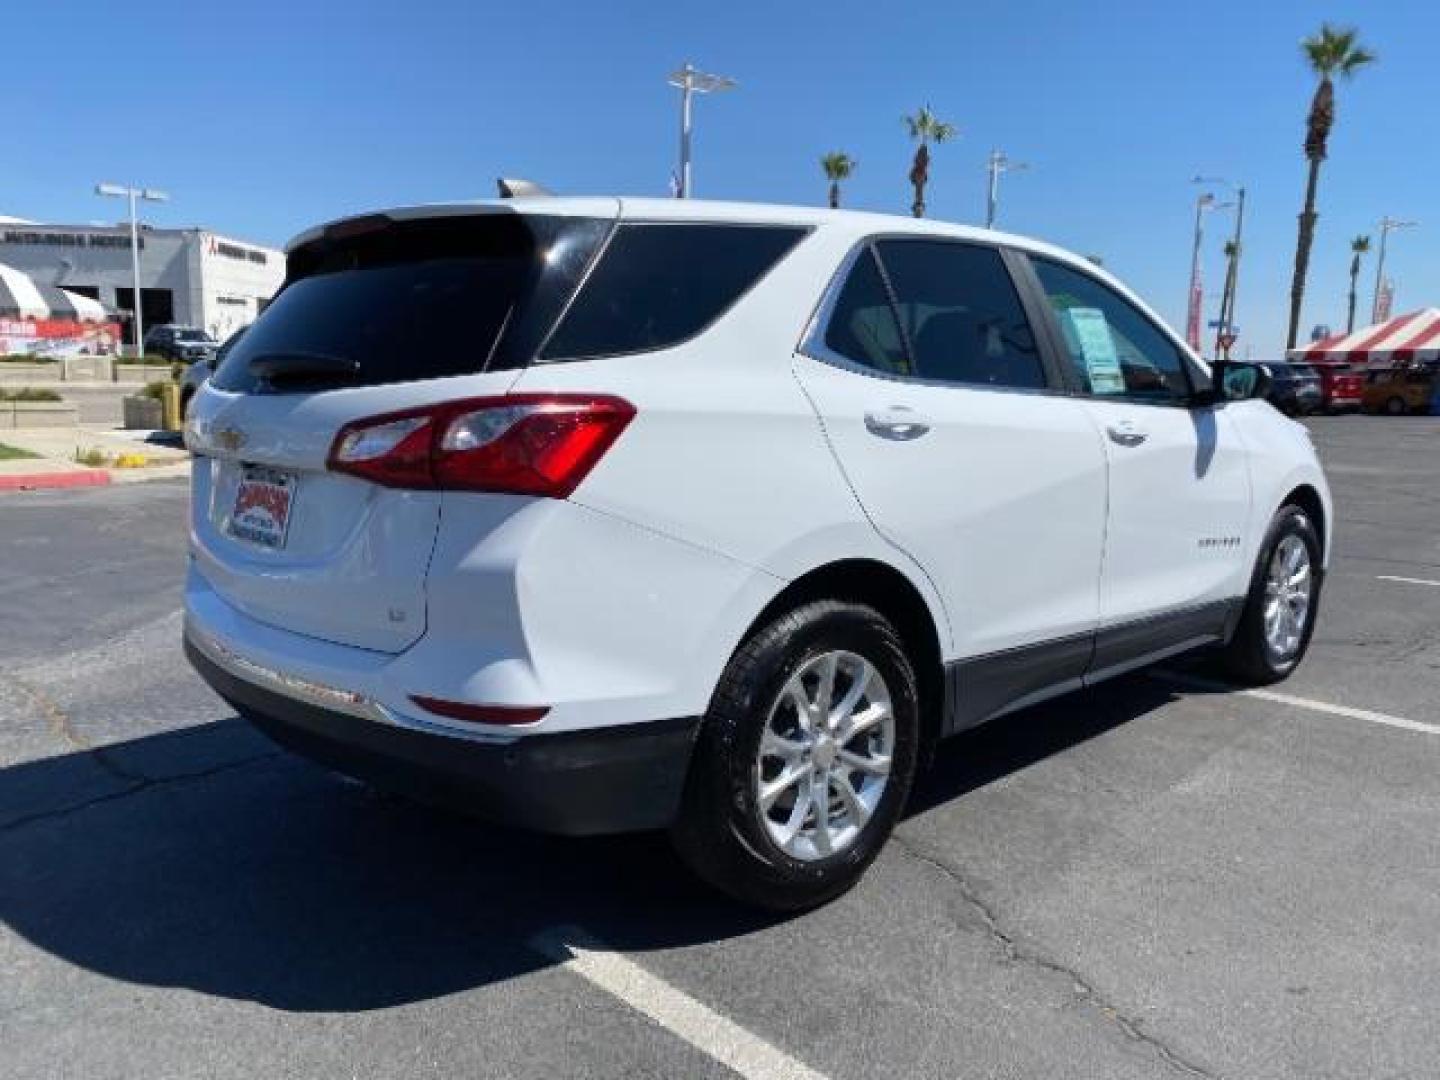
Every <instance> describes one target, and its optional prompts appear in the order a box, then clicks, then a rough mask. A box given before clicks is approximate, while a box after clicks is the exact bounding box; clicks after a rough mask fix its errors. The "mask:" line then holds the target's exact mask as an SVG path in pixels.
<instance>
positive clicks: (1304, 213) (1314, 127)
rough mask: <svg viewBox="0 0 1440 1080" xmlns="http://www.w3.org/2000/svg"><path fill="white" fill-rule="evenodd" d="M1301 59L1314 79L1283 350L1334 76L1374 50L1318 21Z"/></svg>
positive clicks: (1296, 305) (1301, 274)
mask: <svg viewBox="0 0 1440 1080" xmlns="http://www.w3.org/2000/svg"><path fill="white" fill-rule="evenodd" d="M1300 48H1301V51H1302V52H1304V54H1305V59H1306V62H1307V63H1309V65H1310V70H1311V71H1313V72H1314V73H1315V75H1316V77H1318V78H1319V80H1320V83H1319V85H1318V86H1316V87H1315V96H1314V97H1312V98H1311V99H1310V115H1309V117H1308V118H1307V119H1306V125H1305V157H1306V158H1307V159H1309V161H1310V176H1309V180H1308V181H1307V183H1306V185H1305V208H1304V209H1303V210H1301V211H1300V235H1299V237H1298V239H1297V240H1296V242H1295V277H1294V279H1293V281H1292V282H1291V284H1290V336H1289V338H1288V339H1287V344H1286V348H1287V349H1293V348H1294V347H1295V336H1296V334H1297V333H1298V331H1299V329H1300V305H1301V304H1302V303H1303V302H1304V300H1305V275H1306V273H1307V272H1308V271H1309V269H1310V246H1311V245H1312V244H1313V243H1314V242H1315V219H1316V218H1317V217H1318V216H1319V215H1318V214H1316V213H1315V187H1316V185H1317V184H1318V183H1319V181H1320V163H1321V162H1322V161H1324V160H1325V154H1326V149H1327V143H1328V142H1329V140H1330V129H1331V128H1332V127H1334V126H1335V84H1334V79H1335V76H1337V75H1338V76H1340V77H1341V78H1345V79H1348V78H1350V77H1351V76H1352V75H1354V74H1355V72H1357V71H1359V70H1360V69H1361V68H1362V67H1364V66H1365V65H1366V64H1370V63H1373V62H1374V61H1375V53H1373V52H1371V51H1370V50H1369V49H1367V48H1365V47H1364V46H1363V45H1361V44H1360V32H1359V31H1358V30H1356V29H1354V28H1353V27H1337V26H1332V25H1331V24H1330V23H1328V22H1327V23H1324V24H1323V25H1322V26H1321V27H1320V32H1319V33H1318V34H1313V35H1311V36H1310V37H1307V38H1306V39H1305V40H1304V41H1302V42H1301V43H1300Z"/></svg>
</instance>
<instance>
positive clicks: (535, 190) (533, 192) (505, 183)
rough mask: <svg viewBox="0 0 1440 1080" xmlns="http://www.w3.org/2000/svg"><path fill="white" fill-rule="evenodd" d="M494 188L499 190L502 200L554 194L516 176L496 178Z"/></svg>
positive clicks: (543, 187) (532, 181)
mask: <svg viewBox="0 0 1440 1080" xmlns="http://www.w3.org/2000/svg"><path fill="white" fill-rule="evenodd" d="M495 186H496V187H498V188H499V189H500V198H502V199H526V198H533V197H535V196H545V195H554V194H555V193H554V192H553V191H551V190H550V189H549V188H547V187H545V186H543V185H541V184H537V183H536V182H535V181H534V180H525V179H522V178H521V177H518V176H501V177H498V178H497V179H496V181H495Z"/></svg>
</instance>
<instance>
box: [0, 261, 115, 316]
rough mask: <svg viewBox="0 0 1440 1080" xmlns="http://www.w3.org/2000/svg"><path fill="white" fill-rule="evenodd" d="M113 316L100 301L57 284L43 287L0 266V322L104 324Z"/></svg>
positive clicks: (23, 275)
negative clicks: (50, 321) (59, 321)
mask: <svg viewBox="0 0 1440 1080" xmlns="http://www.w3.org/2000/svg"><path fill="white" fill-rule="evenodd" d="M113 317H114V315H113V313H112V312H111V311H109V310H108V309H107V308H106V307H105V305H104V304H102V303H100V301H99V300H92V299H90V297H88V296H81V295H80V294H79V293H72V292H70V291H69V290H67V289H62V288H60V287H59V286H56V285H42V284H40V283H39V282H38V281H35V280H34V279H33V278H31V277H30V276H29V275H27V274H23V273H21V272H20V271H19V270H16V269H15V268H14V267H13V266H5V265H4V264H0V319H61V320H67V321H70V322H89V323H103V322H109V321H111V319H112V318H113Z"/></svg>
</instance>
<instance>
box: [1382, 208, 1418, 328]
mask: <svg viewBox="0 0 1440 1080" xmlns="http://www.w3.org/2000/svg"><path fill="white" fill-rule="evenodd" d="M1419 224H1420V223H1419V222H1418V221H1396V220H1395V219H1394V218H1392V217H1390V216H1389V215H1388V214H1387V215H1386V216H1385V217H1383V218H1381V219H1380V253H1379V255H1378V256H1377V257H1376V259H1375V296H1374V299H1372V300H1371V302H1370V321H1371V322H1372V323H1377V322H1379V321H1380V287H1381V286H1382V285H1383V284H1384V283H1385V276H1384V275H1385V240H1386V238H1388V237H1389V235H1390V234H1391V233H1392V232H1394V231H1395V230H1396V229H1410V228H1414V227H1415V226H1416V225H1419Z"/></svg>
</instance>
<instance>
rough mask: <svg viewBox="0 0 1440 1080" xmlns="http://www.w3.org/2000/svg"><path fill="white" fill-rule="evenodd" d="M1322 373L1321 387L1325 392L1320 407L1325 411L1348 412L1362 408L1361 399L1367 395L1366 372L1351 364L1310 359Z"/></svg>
mask: <svg viewBox="0 0 1440 1080" xmlns="http://www.w3.org/2000/svg"><path fill="white" fill-rule="evenodd" d="M1310 365H1311V366H1312V367H1313V368H1314V369H1315V370H1316V371H1318V372H1319V373H1320V380H1321V383H1320V389H1321V391H1322V393H1323V395H1324V396H1323V397H1322V398H1321V404H1320V408H1321V409H1322V410H1323V411H1325V412H1332V413H1333V412H1346V411H1349V410H1354V411H1356V412H1358V411H1359V409H1360V399H1361V398H1362V397H1363V396H1364V395H1365V374H1364V372H1360V371H1356V370H1354V369H1353V368H1351V367H1350V365H1349V364H1326V363H1321V362H1318V361H1314V360H1312V361H1310Z"/></svg>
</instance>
